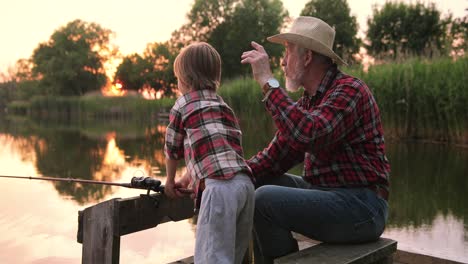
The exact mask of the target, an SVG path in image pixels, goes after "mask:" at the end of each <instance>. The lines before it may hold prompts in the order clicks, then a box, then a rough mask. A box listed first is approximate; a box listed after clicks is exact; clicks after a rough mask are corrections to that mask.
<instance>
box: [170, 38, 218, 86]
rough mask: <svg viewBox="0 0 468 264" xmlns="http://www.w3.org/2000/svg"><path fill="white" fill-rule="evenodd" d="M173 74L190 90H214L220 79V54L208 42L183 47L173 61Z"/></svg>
mask: <svg viewBox="0 0 468 264" xmlns="http://www.w3.org/2000/svg"><path fill="white" fill-rule="evenodd" d="M174 73H175V76H176V77H177V78H178V79H179V80H180V81H182V82H183V83H184V84H185V85H187V86H188V87H190V88H191V89H192V90H204V89H208V90H214V91H216V89H217V88H218V86H219V84H220V81H221V56H220V55H219V53H218V52H217V51H216V49H215V48H213V47H212V46H211V45H210V44H208V43H206V42H199V43H194V44H190V45H188V46H187V47H185V48H184V49H183V50H182V51H181V52H180V53H179V55H177V57H176V59H175V61H174Z"/></svg>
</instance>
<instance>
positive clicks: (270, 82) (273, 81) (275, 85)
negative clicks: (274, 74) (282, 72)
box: [268, 79, 280, 88]
mask: <svg viewBox="0 0 468 264" xmlns="http://www.w3.org/2000/svg"><path fill="white" fill-rule="evenodd" d="M268 85H269V86H270V87H271V88H278V87H279V86H280V84H279V82H278V80H276V79H269V80H268Z"/></svg>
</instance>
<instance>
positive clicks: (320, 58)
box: [297, 46, 333, 65]
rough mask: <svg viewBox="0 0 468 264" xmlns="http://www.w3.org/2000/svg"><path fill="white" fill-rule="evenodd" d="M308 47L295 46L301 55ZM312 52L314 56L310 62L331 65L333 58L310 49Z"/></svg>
mask: <svg viewBox="0 0 468 264" xmlns="http://www.w3.org/2000/svg"><path fill="white" fill-rule="evenodd" d="M308 50H309V49H307V48H303V47H300V46H297V52H298V53H299V55H300V56H303V55H305V54H306V52H307V51H308ZM310 51H312V52H313V53H314V56H313V57H312V63H313V64H324V65H332V64H333V60H332V59H331V58H329V57H327V56H325V55H323V54H320V53H318V52H315V51H313V50H310Z"/></svg>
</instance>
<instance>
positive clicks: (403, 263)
mask: <svg viewBox="0 0 468 264" xmlns="http://www.w3.org/2000/svg"><path fill="white" fill-rule="evenodd" d="M393 259H394V260H395V263H400V264H416V263H417V264H462V263H461V262H458V261H454V260H448V259H442V258H437V257H433V256H428V255H423V254H417V253H412V252H407V251H403V250H397V252H396V253H395V256H394V257H393Z"/></svg>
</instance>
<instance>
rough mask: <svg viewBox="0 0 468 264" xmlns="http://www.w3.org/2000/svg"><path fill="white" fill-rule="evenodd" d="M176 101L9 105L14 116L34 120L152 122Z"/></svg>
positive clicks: (54, 100) (44, 100)
mask: <svg viewBox="0 0 468 264" xmlns="http://www.w3.org/2000/svg"><path fill="white" fill-rule="evenodd" d="M173 103H174V99H173V98H163V99H160V100H146V99H143V98H141V97H131V96H129V97H102V96H83V97H50V96H40V97H34V98H32V99H31V100H30V101H29V102H22V101H15V102H12V103H10V104H9V105H8V109H9V111H10V112H11V113H13V114H20V115H21V114H23V115H24V114H26V115H28V116H31V117H33V118H42V119H69V120H100V119H110V118H111V119H136V120H149V119H151V118H155V116H156V115H157V113H158V112H160V111H167V109H169V108H170V107H171V106H172V105H173Z"/></svg>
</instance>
